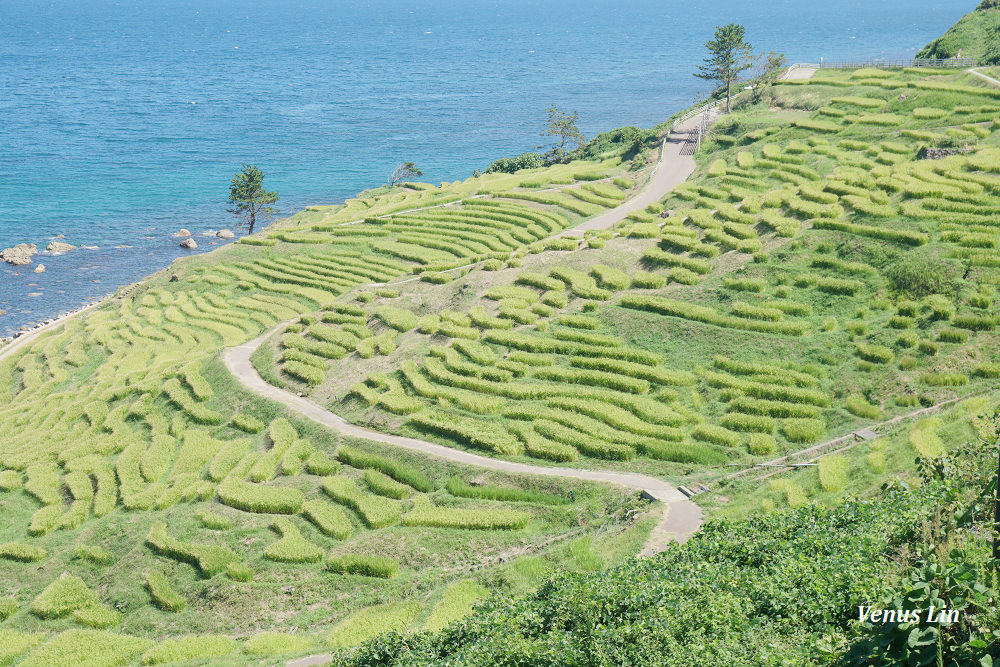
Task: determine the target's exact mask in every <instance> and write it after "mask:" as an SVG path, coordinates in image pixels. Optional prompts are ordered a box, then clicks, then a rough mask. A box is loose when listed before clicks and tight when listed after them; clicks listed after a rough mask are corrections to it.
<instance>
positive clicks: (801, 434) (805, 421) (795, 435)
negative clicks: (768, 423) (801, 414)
mask: <svg viewBox="0 0 1000 667" xmlns="http://www.w3.org/2000/svg"><path fill="white" fill-rule="evenodd" d="M781 432H782V433H783V434H784V436H785V438H787V439H788V441H789V442H797V443H810V442H815V441H817V440H819V439H820V438H822V437H823V434H824V433H826V424H825V423H824V422H823V420H822V419H810V418H797V417H792V418H789V419H785V420H783V421H782V422H781Z"/></svg>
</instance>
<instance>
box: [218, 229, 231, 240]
mask: <svg viewBox="0 0 1000 667" xmlns="http://www.w3.org/2000/svg"><path fill="white" fill-rule="evenodd" d="M215 235H216V236H218V237H219V238H220V239H233V238H236V234H233V233H232V232H231V231H229V230H228V229H221V230H219V231H218V232H217V233H216V234H215Z"/></svg>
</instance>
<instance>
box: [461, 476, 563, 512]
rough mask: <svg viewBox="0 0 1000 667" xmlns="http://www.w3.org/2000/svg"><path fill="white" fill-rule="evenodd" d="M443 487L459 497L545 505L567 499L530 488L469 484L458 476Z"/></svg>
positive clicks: (556, 503) (555, 503)
mask: <svg viewBox="0 0 1000 667" xmlns="http://www.w3.org/2000/svg"><path fill="white" fill-rule="evenodd" d="M445 488H446V489H447V490H448V493H450V494H451V495H453V496H458V497H460V498H478V499H481V500H497V501H504V502H525V503H541V504H546V505H562V504H565V503H566V502H568V501H567V499H566V498H564V497H563V496H558V495H555V494H552V493H544V492H542V491H534V490H531V489H515V488H510V487H504V486H486V485H480V486H471V485H469V484H466V483H465V482H464V481H463V480H462V479H461V478H459V477H452V478H450V479H449V480H448V481H447V482H446V484H445Z"/></svg>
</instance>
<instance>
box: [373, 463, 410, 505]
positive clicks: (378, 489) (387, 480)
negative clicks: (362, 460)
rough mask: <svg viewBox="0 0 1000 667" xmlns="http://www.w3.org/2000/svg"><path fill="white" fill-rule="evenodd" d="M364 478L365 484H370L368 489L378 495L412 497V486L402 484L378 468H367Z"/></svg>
mask: <svg viewBox="0 0 1000 667" xmlns="http://www.w3.org/2000/svg"><path fill="white" fill-rule="evenodd" d="M362 479H363V480H364V482H365V485H367V486H368V489H369V490H370V491H371V492H372V493H374V494H376V495H379V496H385V497H386V498H395V499H397V500H402V499H404V498H409V497H410V487H408V486H407V485H405V484H400V483H399V482H397V481H395V480H394V479H392V478H391V477H389V476H388V475H385V474H383V473H381V472H379V471H377V470H366V471H365V472H364V475H363V476H362Z"/></svg>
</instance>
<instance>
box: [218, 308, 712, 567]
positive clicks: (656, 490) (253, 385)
mask: <svg viewBox="0 0 1000 667" xmlns="http://www.w3.org/2000/svg"><path fill="white" fill-rule="evenodd" d="M284 326H285V324H284V323H283V324H280V325H278V326H277V327H275V328H274V329H272V330H271V331H268V332H267V333H265V334H264V335H262V336H259V337H258V338H255V339H254V340H252V341H250V342H248V343H244V344H242V345H238V346H236V347H230V348H226V349H225V350H224V351H223V353H222V360H223V363H225V365H226V368H228V369H229V372H231V373H232V374H233V376H234V377H235V378H236V379H237V380H239V381H240V383H241V384H242V385H243V386H244V387H246V388H247V389H249V390H250V391H252V392H254V393H255V394H258V395H260V396H263V397H265V398H268V399H271V400H273V401H277V402H278V403H281V404H282V405H284V406H285V407H287V408H290V409H292V410H294V411H295V412H298V413H299V414H301V415H303V416H305V417H308V418H309V419H311V420H313V421H314V422H317V423H319V424H322V425H324V426H326V427H328V428H331V429H333V430H334V431H337V432H338V433H341V434H343V435H348V436H353V437H356V438H367V439H368V440H374V441H376V442H382V443H385V444H387V445H393V446H395V447H402V448H404V449H410V450H413V451H418V452H421V453H423V454H427V455H429V456H434V457H437V458H440V459H445V460H447V461H455V462H456V463H463V464H465V465H471V466H477V467H480V468H487V469H489V470H498V471H501V472H509V473H520V474H527V475H544V476H547V477H565V478H568V479H581V480H587V481H591V482H606V483H609V484H618V485H619V486H624V487H626V488H629V489H636V490H639V491H642V492H644V493H645V494H646V495H647V496H649V497H650V498H652V499H655V500H658V501H660V502H662V503H664V511H663V518H662V519H661V520H660V523H659V524H657V526H656V527H655V528H654V529H653V532H652V533H651V534H650V536H649V539H648V540H647V542H646V544H645V546H644V547H643V550H642V554H643V555H647V556H648V555H652V554H655V553H659V552H660V551H663V550H664V549H665V548H666V546H667V545H668V544H669V543H670V542H671V541H677V542H680V543H683V542H685V541H687V538H688V537H689V536H690V535H691V534H692V533H694V532H695V531H696V530H698V526H700V525H701V516H702V513H701V508H700V507H698V506H697V505H696V504H695V503H693V502H691V501H690V500H688V499H687V498H686V497H685V496H684V494H682V493H681V492H680V491H678V490H677V489H676V488H675V487H674V486H672V485H671V484H668V483H667V482H664V481H663V480H660V479H657V478H656V477H652V476H650V475H641V474H638V473H629V472H613V471H605V470H585V469H581V468H556V467H547V466H540V465H531V464H528V463H517V462H514V461H503V460H499V459H493V458H489V457H486V456H480V455H479V454H473V453H472V452H466V451H463V450H459V449H452V448H451V447H445V446H443V445H438V444H435V443H433V442H427V441H425V440H417V439H416V438H407V437H404V436H399V435H393V434H390V433H380V432H379V431H372V430H371V429H367V428H364V427H361V426H356V425H355V424H351V423H349V422H347V421H345V420H344V419H343V418H341V417H339V416H338V415H336V414H334V413H332V412H330V411H329V410H327V409H326V408H324V407H322V406H319V405H317V404H316V403H313V402H312V401H310V400H309V399H307V398H304V397H302V396H298V395H296V394H293V393H291V392H289V391H286V390H284V389H281V388H280V387H275V386H274V385H270V384H268V383H267V382H266V381H265V380H264V379H263V378H262V377H261V376H260V375H259V374H258V373H257V370H256V369H255V368H254V367H253V364H251V363H250V355H252V354H253V352H254V350H256V349H257V348H258V347H260V345H261V344H262V343H264V341H266V340H267V339H268V337H270V336H271V335H272V334H273V333H274V332H276V331H278V330H280V329H281V328H282V327H284Z"/></svg>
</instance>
